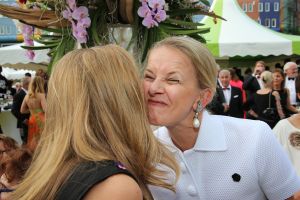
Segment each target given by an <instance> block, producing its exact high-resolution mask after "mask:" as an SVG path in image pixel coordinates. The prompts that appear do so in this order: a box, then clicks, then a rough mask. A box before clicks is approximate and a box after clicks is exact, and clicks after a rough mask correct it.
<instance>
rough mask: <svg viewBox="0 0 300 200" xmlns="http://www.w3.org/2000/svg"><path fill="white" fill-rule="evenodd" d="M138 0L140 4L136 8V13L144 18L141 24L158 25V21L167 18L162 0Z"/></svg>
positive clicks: (148, 26) (147, 25)
mask: <svg viewBox="0 0 300 200" xmlns="http://www.w3.org/2000/svg"><path fill="white" fill-rule="evenodd" d="M140 2H142V5H141V7H139V9H138V15H139V16H140V17H142V18H144V19H143V21H142V24H143V25H144V26H146V27H147V28H152V27H154V26H158V23H160V22H162V21H164V20H165V19H166V18H167V14H166V11H165V9H164V6H165V1H164V0H140Z"/></svg>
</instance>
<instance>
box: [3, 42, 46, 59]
mask: <svg viewBox="0 0 300 200" xmlns="http://www.w3.org/2000/svg"><path fill="white" fill-rule="evenodd" d="M41 45H42V44H39V43H37V42H34V46H41ZM21 46H26V45H25V44H24V43H21V44H15V45H11V46H7V47H2V48H0V65H5V64H17V63H22V64H27V63H31V62H33V63H48V62H49V60H50V58H49V57H48V56H47V53H48V51H49V50H47V49H46V50H38V51H35V57H34V59H33V60H30V59H29V58H28V57H27V56H26V51H27V50H26V49H23V48H22V47H21Z"/></svg>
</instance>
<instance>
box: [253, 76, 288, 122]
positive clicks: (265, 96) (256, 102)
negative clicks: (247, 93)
mask: <svg viewBox="0 0 300 200" xmlns="http://www.w3.org/2000/svg"><path fill="white" fill-rule="evenodd" d="M261 79H262V81H263V89H260V90H258V91H257V92H256V93H255V94H254V95H253V98H252V99H250V100H249V105H250V110H249V112H248V113H249V114H250V115H251V116H252V117H253V118H254V119H258V120H261V121H264V122H266V123H267V124H268V125H269V126H270V127H271V128H273V127H274V126H275V125H276V123H277V122H278V121H279V120H280V119H283V118H284V117H285V116H284V113H283V111H282V106H281V103H280V96H279V93H278V92H277V91H273V89H272V88H273V85H272V84H273V77H272V73H271V72H269V71H264V72H263V73H262V74H261Z"/></svg>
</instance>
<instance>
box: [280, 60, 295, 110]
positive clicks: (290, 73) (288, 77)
mask: <svg viewBox="0 0 300 200" xmlns="http://www.w3.org/2000/svg"><path fill="white" fill-rule="evenodd" d="M283 70H284V73H285V87H286V88H287V89H289V91H290V103H291V105H292V106H294V107H296V106H297V102H298V98H297V94H296V77H297V76H298V66H297V64H296V63H295V62H287V63H286V64H285V65H284V67H283Z"/></svg>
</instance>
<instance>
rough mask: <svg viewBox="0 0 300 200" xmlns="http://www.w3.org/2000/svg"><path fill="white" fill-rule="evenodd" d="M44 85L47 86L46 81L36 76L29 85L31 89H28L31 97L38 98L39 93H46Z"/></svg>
mask: <svg viewBox="0 0 300 200" xmlns="http://www.w3.org/2000/svg"><path fill="white" fill-rule="evenodd" d="M44 85H45V81H44V79H43V78H42V77H40V76H35V77H34V78H33V79H32V80H31V82H30V84H29V89H28V95H29V97H36V94H37V93H45V89H44Z"/></svg>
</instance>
